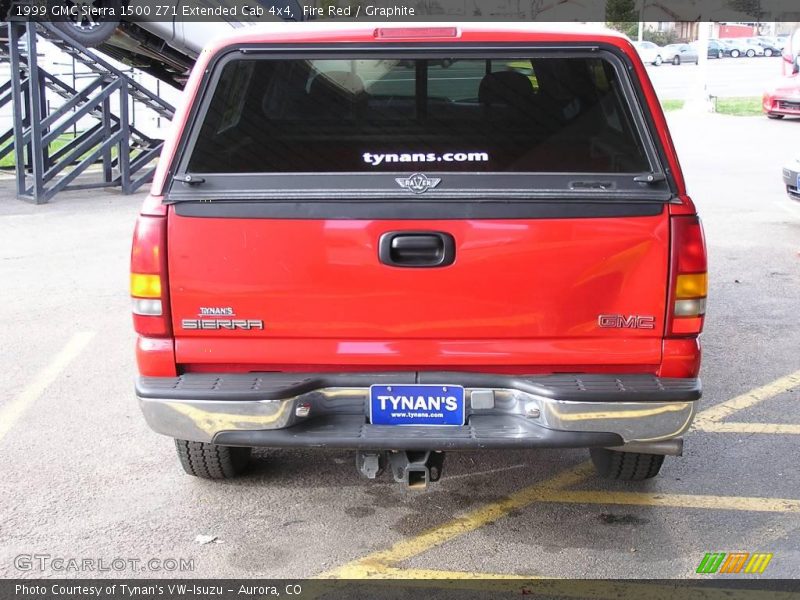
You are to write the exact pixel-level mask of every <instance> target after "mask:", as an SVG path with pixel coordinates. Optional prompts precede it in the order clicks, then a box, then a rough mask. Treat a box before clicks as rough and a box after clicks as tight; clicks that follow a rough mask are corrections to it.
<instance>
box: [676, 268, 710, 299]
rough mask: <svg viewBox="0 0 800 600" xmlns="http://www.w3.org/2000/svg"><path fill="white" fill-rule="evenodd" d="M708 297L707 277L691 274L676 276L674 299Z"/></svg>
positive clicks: (703, 274)
mask: <svg viewBox="0 0 800 600" xmlns="http://www.w3.org/2000/svg"><path fill="white" fill-rule="evenodd" d="M707 295H708V275H707V274H706V273H691V274H688V275H678V277H677V281H676V282H675V298H677V299H684V298H705V297H706V296H707Z"/></svg>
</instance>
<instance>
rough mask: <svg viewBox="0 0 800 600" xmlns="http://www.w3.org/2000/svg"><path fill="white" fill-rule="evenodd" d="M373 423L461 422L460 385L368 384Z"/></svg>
mask: <svg viewBox="0 0 800 600" xmlns="http://www.w3.org/2000/svg"><path fill="white" fill-rule="evenodd" d="M369 420H370V423H372V424H373V425H463V424H464V388H463V387H461V386H460V385H373V386H371V387H370V388H369Z"/></svg>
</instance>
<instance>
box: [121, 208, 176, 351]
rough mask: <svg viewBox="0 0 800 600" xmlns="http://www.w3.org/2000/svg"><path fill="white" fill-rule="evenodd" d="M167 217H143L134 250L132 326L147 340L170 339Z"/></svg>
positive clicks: (137, 228)
mask: <svg viewBox="0 0 800 600" xmlns="http://www.w3.org/2000/svg"><path fill="white" fill-rule="evenodd" d="M166 250H167V218H166V217H156V216H140V217H139V219H138V220H137V221H136V229H135V230H134V232H133V247H132V249H131V299H132V303H133V327H134V329H135V330H136V333H139V334H141V335H145V336H148V337H167V336H169V335H171V333H172V329H171V327H170V322H169V294H168V293H167V279H166V277H167V252H166Z"/></svg>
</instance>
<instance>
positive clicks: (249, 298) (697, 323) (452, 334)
mask: <svg viewBox="0 0 800 600" xmlns="http://www.w3.org/2000/svg"><path fill="white" fill-rule="evenodd" d="M387 40H392V41H395V40H401V41H402V43H401V44H399V45H396V44H394V43H392V42H389V43H387ZM551 48H557V49H558V52H557V53H552V52H548V50H549V49H551ZM441 56H448V57H453V58H454V59H458V69H457V70H456V69H440V68H438V67H437V68H430V65H429V64H428V63H427V60H428V59H431V58H436V57H441ZM404 60H414V61H417V64H416V67H415V72H416V76H415V77H414V78H408V77H405V76H404V75H405V74H406V73H407V71H405V69H404V68H403V67H400V66H399V65H398V64H397V63H399V62H400V61H404ZM639 60H640V59H639V57H638V56H637V55H636V52H635V50H634V49H633V47H632V46H631V45H630V43H629V42H628V40H627V38H625V37H624V36H622V35H620V34H617V33H614V32H611V31H600V32H598V31H596V30H592V29H588V28H586V29H583V28H581V29H580V30H578V29H576V28H575V27H573V26H567V25H565V26H564V29H563V30H553V29H552V28H546V29H545V28H542V27H540V26H539V25H537V24H518V25H515V26H514V27H513V28H510V27H509V26H507V25H505V24H503V25H502V26H496V25H494V24H491V23H481V24H477V23H475V24H460V25H459V26H458V27H455V26H451V25H449V24H447V23H437V24H436V25H435V26H430V25H426V26H420V27H416V26H414V25H413V24H403V25H401V26H400V27H393V26H390V25H383V24H381V25H377V26H376V25H375V24H370V23H348V24H347V27H346V28H334V27H331V26H330V25H329V24H325V23H316V24H315V23H297V24H295V25H293V26H291V27H287V26H285V25H281V26H265V27H260V28H247V29H245V30H243V31H238V32H235V33H233V34H230V35H228V36H226V37H224V38H221V39H218V40H216V41H215V42H214V43H213V44H211V45H210V46H208V47H207V48H206V49H205V50H204V51H203V53H202V54H201V55H200V57H199V58H198V61H197V64H196V65H195V67H194V70H193V73H192V76H191V77H190V79H189V82H188V84H187V89H186V92H185V95H184V97H185V99H186V102H187V103H186V105H185V106H184V108H183V109H182V110H180V111H179V112H178V113H177V114H176V117H175V120H174V121H173V128H172V130H171V131H172V133H171V134H170V135H171V137H170V139H169V140H168V141H167V143H166V145H165V148H166V150H165V152H164V154H163V155H162V156H161V159H160V161H159V164H158V169H157V172H156V174H155V176H154V181H153V184H152V189H151V194H150V196H149V197H148V198H147V199H146V200H145V202H144V205H143V208H142V211H141V214H140V216H139V217H138V221H137V225H136V228H135V233H134V238H133V249H132V253H131V273H130V278H131V295H132V302H133V303H132V307H133V308H132V310H133V324H134V328H135V330H136V332H137V336H138V342H137V364H138V370H139V376H138V378H137V379H136V395H137V396H138V398H139V403H140V407H141V409H142V412H143V414H144V417H145V419H146V421H147V423H148V424H149V425H150V427H151V428H153V429H154V430H155V431H157V432H159V433H161V434H164V435H167V436H169V437H172V438H174V439H175V440H176V442H175V444H176V448H177V453H178V458H179V460H180V463H181V465H182V467H183V469H184V470H185V471H186V472H187V473H189V474H191V475H195V476H199V477H205V478H210V479H224V478H230V477H234V476H236V475H238V474H240V473H242V472H243V471H244V470H245V469H246V467H247V463H248V459H249V457H250V453H251V449H252V448H254V447H267V448H282V447H291V448H315V449H331V448H344V449H351V450H353V451H354V453H355V457H356V460H355V463H356V466H357V469H358V471H359V472H360V473H361V474H362V475H363V476H365V477H367V478H371V479H372V478H375V477H377V476H378V475H379V474H380V473H381V471H382V470H383V469H384V468H387V469H388V470H389V471H390V472H391V474H392V476H393V477H394V478H395V480H397V481H399V482H402V483H404V484H406V485H409V486H415V487H416V486H420V487H424V486H425V485H426V484H427V483H428V482H429V481H434V480H436V479H438V478H439V476H440V474H441V472H442V465H443V460H444V452H445V451H449V450H467V449H474V450H478V449H491V448H496V449H503V448H504V449H510V448H515V449H523V448H527V449H531V450H534V449H537V448H553V447H559V448H564V447H574V448H588V449H589V453H590V455H591V457H592V460H593V461H594V464H595V467H596V468H597V470H598V472H599V473H600V474H601V475H603V476H605V477H609V478H612V479H623V480H640V479H646V478H650V477H653V476H655V475H656V474H657V473H658V471H659V469H660V468H661V465H662V463H663V460H664V456H665V455H671V454H675V455H677V454H680V451H681V445H682V436H683V434H684V433H685V432H686V431H687V430H688V429H689V427H690V425H691V422H692V418H693V416H694V414H695V413H696V410H697V401H698V399H699V397H700V393H701V389H700V388H701V386H700V381H699V379H698V369H699V366H700V346H699V339H698V336H699V334H700V332H701V330H702V328H703V320H704V313H705V297H706V251H705V246H704V241H703V231H702V227H701V224H700V221H699V219H698V217H697V214H696V211H695V207H694V204H693V203H692V201H691V199H690V198H689V196H688V195H687V191H686V188H685V184H684V178H683V175H682V174H681V167H680V163H679V161H678V157H677V155H676V154H675V149H674V148H675V147H674V146H673V144H672V143H671V141H670V134H669V132H668V130H667V125H666V123H665V121H664V119H663V116H662V112H661V108H660V105H659V100H658V98H657V96H656V95H655V93H654V92H653V90H652V87H651V85H650V83H649V81H639V80H638V78H639V77H642V78H646V77H647V75H646V74H644V73H642V72H640V71H639V70H637V69H636V68H635V67H636V64H637V63H638V62H639ZM510 62H511V63H514V65H513V67H512V68H511V69H509V63H510ZM524 63H527V65H529V66H530V69H531V71H532V73H533V75H535V80H536V82H537V87H538V89H534V86H533V84H532V81H531V76H532V75H531V74H525V73H521V72H517V71H516V69H524V68H525V65H524ZM525 70H527V69H525ZM310 147H313V149H314V151H313V152H309V151H308V148H310ZM301 174H302V175H301ZM209 198H213V199H214V201H213V202H209V201H208V199H209ZM454 200H456V201H454ZM509 290H513V293H509Z"/></svg>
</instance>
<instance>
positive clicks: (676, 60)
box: [672, 56, 681, 67]
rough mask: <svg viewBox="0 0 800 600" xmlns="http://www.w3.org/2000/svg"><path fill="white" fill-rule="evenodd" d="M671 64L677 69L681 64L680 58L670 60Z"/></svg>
mask: <svg viewBox="0 0 800 600" xmlns="http://www.w3.org/2000/svg"><path fill="white" fill-rule="evenodd" d="M672 64H673V65H675V66H676V67H677V66H678V65H679V64H681V57H680V56H676V57H675V58H673V59H672Z"/></svg>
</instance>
